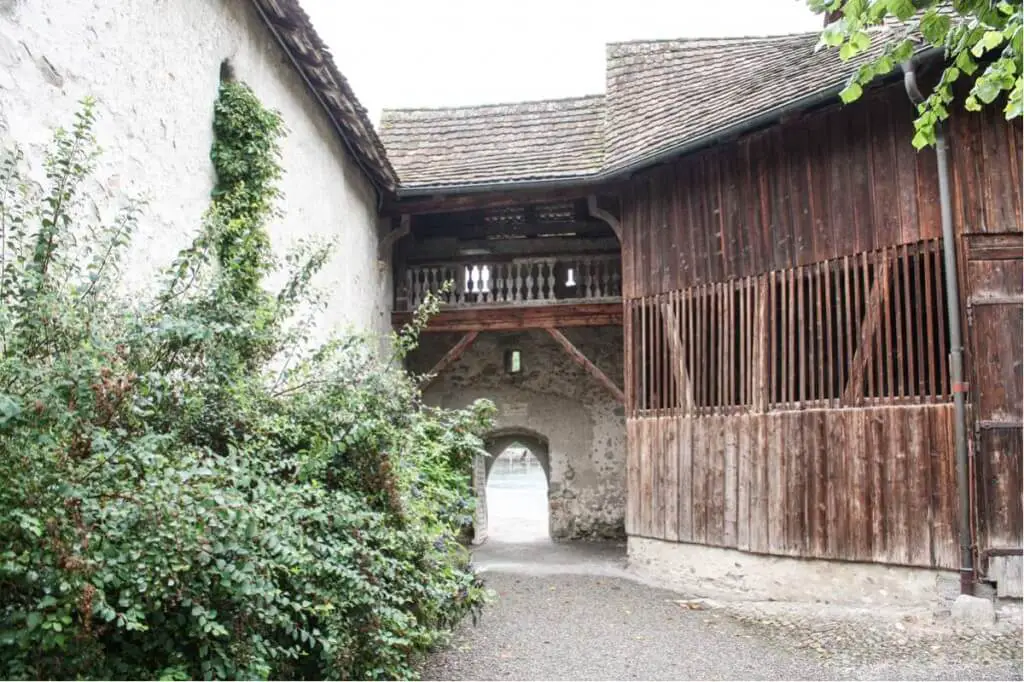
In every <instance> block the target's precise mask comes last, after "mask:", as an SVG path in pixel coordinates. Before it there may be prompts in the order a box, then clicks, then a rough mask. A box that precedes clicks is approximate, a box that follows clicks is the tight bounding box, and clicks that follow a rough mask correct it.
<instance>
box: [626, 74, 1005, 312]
mask: <svg viewBox="0 0 1024 682" xmlns="http://www.w3.org/2000/svg"><path fill="white" fill-rule="evenodd" d="M913 113H914V112H913V108H912V107H911V105H910V104H909V102H908V101H907V99H906V95H905V94H904V93H903V90H902V86H900V85H896V86H891V87H887V88H885V89H883V90H880V91H877V92H874V93H871V94H870V95H868V96H866V97H865V99H864V100H863V101H862V102H858V103H857V104H855V105H851V106H847V107H838V106H837V107H831V108H828V109H825V110H822V111H819V112H815V113H812V114H809V115H807V116H806V117H804V118H802V119H800V120H797V121H793V122H790V123H787V124H785V125H779V126H775V127H773V128H770V129H768V130H765V131H762V132H759V133H756V134H753V135H749V136H747V137H744V138H742V139H740V140H738V141H737V142H735V143H732V144H726V145H721V146H719V147H714V148H711V149H709V150H706V151H704V152H701V153H698V154H694V155H691V156H687V157H684V158H683V159H681V160H679V161H676V162H674V163H671V164H667V165H664V166H661V167H658V168H655V169H652V170H650V171H648V172H646V173H644V174H642V175H639V176H637V177H636V178H634V180H633V181H632V182H630V183H628V184H627V185H626V186H624V187H623V189H622V193H621V201H622V227H623V244H622V258H623V273H624V274H623V277H624V280H625V281H624V291H623V295H624V296H625V297H627V298H636V297H640V296H648V295H651V294H657V293H662V292H665V291H671V290H675V289H685V288H688V287H691V286H694V285H696V284H701V283H705V282H719V281H723V280H728V279H731V278H735V277H744V276H747V275H757V274H760V273H763V272H769V271H772V270H781V269H784V268H788V267H793V266H796V265H805V264H808V263H814V262H818V261H822V260H826V259H829V258H836V257H840V256H844V255H852V254H854V253H859V252H861V251H870V250H872V249H878V248H882V247H886V246H897V245H900V244H908V243H912V242H915V241H918V240H924V239H933V238H937V237H940V236H941V222H940V217H939V197H938V179H937V175H936V166H935V155H934V153H933V152H932V151H931V150H924V151H921V152H918V151H916V150H915V149H914V148H913V147H912V146H911V145H910V139H911V137H912V135H913V123H912V117H913ZM999 117H1000V114H999V112H998V111H995V110H994V109H993V111H992V112H989V113H986V114H971V113H959V114H955V115H954V117H953V121H952V125H951V126H950V127H951V131H952V132H951V136H950V137H951V145H952V160H953V173H954V177H953V182H954V196H953V199H954V216H955V219H956V223H957V228H958V229H959V230H962V231H968V232H972V231H978V232H985V231H988V232H1005V231H1020V229H1021V199H1022V196H1021V179H1022V178H1021V145H1022V135H1021V127H1020V125H1019V124H1014V123H1009V122H1006V121H1004V120H1001V119H1000V118H999Z"/></svg>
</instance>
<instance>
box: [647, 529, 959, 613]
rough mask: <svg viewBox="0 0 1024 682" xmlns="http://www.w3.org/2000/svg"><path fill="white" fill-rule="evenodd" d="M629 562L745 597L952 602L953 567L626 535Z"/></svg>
mask: <svg viewBox="0 0 1024 682" xmlns="http://www.w3.org/2000/svg"><path fill="white" fill-rule="evenodd" d="M628 557H629V559H628V561H629V567H630V569H631V570H632V571H634V572H635V573H637V574H639V575H641V576H642V577H644V578H648V579H652V580H655V581H657V582H660V583H664V584H667V585H668V586H670V587H672V588H673V589H677V590H680V591H682V592H685V593H688V594H692V595H694V596H700V597H709V598H715V599H730V598H731V599H743V600H749V601H805V602H807V601H809V602H814V601H820V602H829V603H837V604H850V605H858V606H870V605H873V604H878V605H882V604H885V605H889V606H893V605H896V606H903V605H906V606H918V605H924V604H936V603H942V604H950V603H952V601H953V600H954V599H955V598H956V597H957V595H958V593H959V578H958V575H957V573H956V572H955V571H937V570H930V569H924V568H909V567H905V566H883V565H881V564H864V563H852V562H842V561H823V560H820V559H795V558H789V557H777V556H767V555H761V554H750V553H748V552H742V551H739V550H735V549H724V548H721V547H708V546H705V545H694V544H686V543H676V542H666V541H664V540H652V539H649V538H640V537H630V538H629V541H628Z"/></svg>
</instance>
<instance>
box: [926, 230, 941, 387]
mask: <svg viewBox="0 0 1024 682" xmlns="http://www.w3.org/2000/svg"><path fill="white" fill-rule="evenodd" d="M934 243H935V242H934V241H931V242H928V243H927V247H928V248H926V249H925V252H924V254H923V255H922V260H923V261H924V273H923V277H924V279H923V282H922V283H923V291H924V319H925V338H926V339H927V342H928V343H927V346H926V349H925V350H926V352H927V354H928V355H927V363H928V374H927V380H928V397H927V400H928V401H929V402H931V401H933V400H935V396H936V394H938V392H939V387H938V385H937V384H936V376H935V347H936V341H935V336H936V334H937V333H941V331H942V330H940V329H937V325H936V320H935V318H934V313H933V311H934V307H933V306H934V296H933V293H932V286H933V284H934V281H935V280H934V279H932V245H933V244H934ZM922 345H924V344H922ZM922 373H923V372H922Z"/></svg>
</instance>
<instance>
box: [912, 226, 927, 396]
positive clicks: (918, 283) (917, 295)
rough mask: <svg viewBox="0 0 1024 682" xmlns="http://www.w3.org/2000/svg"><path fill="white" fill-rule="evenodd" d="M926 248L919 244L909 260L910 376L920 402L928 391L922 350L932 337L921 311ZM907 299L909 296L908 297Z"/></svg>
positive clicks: (924, 245) (923, 351) (924, 244)
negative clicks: (914, 361)
mask: <svg viewBox="0 0 1024 682" xmlns="http://www.w3.org/2000/svg"><path fill="white" fill-rule="evenodd" d="M926 246H927V244H926V243H922V244H919V247H920V249H921V251H920V252H918V253H916V254H914V256H913V257H912V258H911V260H912V261H913V265H914V268H913V277H912V278H911V281H912V282H913V290H914V320H915V326H914V335H913V338H914V347H915V349H916V350H917V365H916V366H917V374H916V377H914V376H913V375H912V378H913V379H914V382H915V386H916V390H915V393H914V394H915V395H917V396H918V400H919V401H921V402H924V401H926V400H927V396H928V391H927V388H926V386H925V383H926V379H925V354H924V353H925V350H924V349H925V346H926V345H927V340H928V339H929V338H930V337H931V335H932V329H931V327H927V328H926V327H925V326H924V311H923V308H924V281H923V274H924V273H923V269H924V268H923V266H924V249H925V248H926ZM908 298H909V296H908Z"/></svg>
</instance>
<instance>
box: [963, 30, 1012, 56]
mask: <svg viewBox="0 0 1024 682" xmlns="http://www.w3.org/2000/svg"><path fill="white" fill-rule="evenodd" d="M1004 39H1005V38H1004V36H1003V32H1002V31H985V33H983V34H982V36H981V38H980V39H979V40H978V42H976V43H975V44H974V47H972V48H971V54H973V55H974V56H975V57H981V56H982V55H984V54H985V53H986V52H988V51H989V50H991V49H993V48H995V47H996V46H998V45H999V44H1001V43H1002V42H1003V40H1004Z"/></svg>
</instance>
